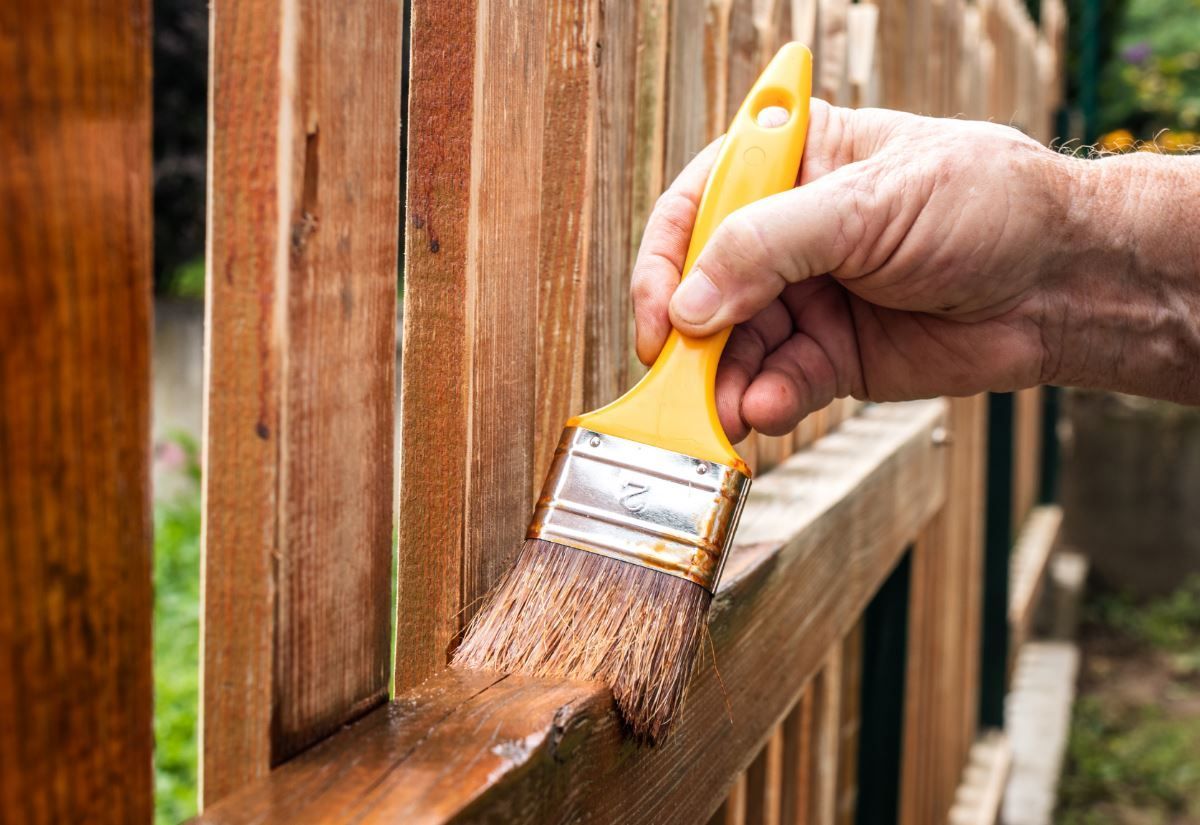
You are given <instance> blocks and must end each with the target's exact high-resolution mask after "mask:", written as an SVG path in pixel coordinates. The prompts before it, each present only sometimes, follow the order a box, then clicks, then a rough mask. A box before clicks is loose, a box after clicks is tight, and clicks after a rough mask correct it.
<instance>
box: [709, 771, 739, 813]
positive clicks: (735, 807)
mask: <svg viewBox="0 0 1200 825" xmlns="http://www.w3.org/2000/svg"><path fill="white" fill-rule="evenodd" d="M746 785H747V776H746V772H745V771H742V772H741V773H739V774H738V775H737V778H736V779H735V780H734V781H733V787H731V788H730V789H729V796H727V797H725V801H724V802H722V803H721V806H720V807H719V808H717V810H716V812H714V813H713V815H712V816H711V817H709V819H708V822H709V825H746V793H747V790H746Z"/></svg>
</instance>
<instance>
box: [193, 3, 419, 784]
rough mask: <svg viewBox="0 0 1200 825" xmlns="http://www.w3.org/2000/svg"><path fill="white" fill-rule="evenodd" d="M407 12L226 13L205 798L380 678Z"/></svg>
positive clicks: (213, 234) (214, 319)
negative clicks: (404, 14)
mask: <svg viewBox="0 0 1200 825" xmlns="http://www.w3.org/2000/svg"><path fill="white" fill-rule="evenodd" d="M400 11H401V9H400V7H399V5H398V4H396V3H392V2H388V0H372V2H368V3H365V4H360V5H358V6H355V7H354V9H353V10H352V11H347V10H344V9H339V8H335V7H333V6H330V5H328V4H322V3H317V2H314V0H304V2H290V3H285V4H283V5H282V6H267V5H262V4H253V3H243V4H233V3H228V4H224V3H219V4H217V6H216V7H215V8H214V12H213V52H212V106H211V123H210V134H211V146H212V154H211V160H210V164H211V165H210V180H211V188H210V192H209V233H210V235H209V250H210V251H209V267H208V271H209V272H210V273H211V276H210V277H209V278H208V289H209V292H208V319H207V320H208V324H207V340H206V344H207V346H206V354H207V357H208V363H207V370H206V428H207V429H206V450H205V455H206V465H205V473H204V479H205V511H204V535H205V537H204V548H205V550H204V552H205V557H204V652H203V669H204V678H203V693H204V698H203V703H204V713H203V755H202V762H203V766H202V771H203V797H204V800H205V802H211V801H213V800H215V799H218V798H220V797H222V796H224V795H225V794H227V793H228V792H229V791H231V790H233V789H234V788H236V787H238V786H240V785H241V784H243V783H244V782H246V781H247V780H249V779H251V778H254V777H258V776H261V775H263V774H264V773H265V772H266V771H267V769H268V768H269V766H270V765H271V764H274V763H277V762H279V761H282V760H284V759H286V758H288V757H289V756H291V755H292V754H294V753H296V752H297V751H299V750H301V749H303V748H305V747H307V746H308V745H310V744H312V743H313V742H314V741H316V740H318V739H320V738H321V737H323V736H325V735H326V734H328V733H330V732H331V731H333V730H336V729H337V728H338V727H339V726H341V725H342V724H343V723H344V722H346V721H347V720H349V719H352V718H354V717H355V716H357V715H360V714H362V713H363V712H365V711H366V710H369V709H370V708H372V707H374V706H376V705H378V704H380V703H382V702H383V701H384V700H385V699H386V695H387V681H388V659H389V650H388V647H389V617H388V604H389V601H390V591H391V586H390V582H389V577H390V569H391V520H392V517H391V508H392V490H393V488H392V484H393V481H392V431H393V426H394V411H393V403H394V395H395V393H394V381H395V375H394V372H395V334H396V333H395V318H396V277H397V272H396V266H397V257H398V242H397V233H396V231H395V227H396V225H397V220H398V193H399V166H398V159H399V124H400V94H399V91H400V84H399V46H400V32H401V23H402V21H401V18H400Z"/></svg>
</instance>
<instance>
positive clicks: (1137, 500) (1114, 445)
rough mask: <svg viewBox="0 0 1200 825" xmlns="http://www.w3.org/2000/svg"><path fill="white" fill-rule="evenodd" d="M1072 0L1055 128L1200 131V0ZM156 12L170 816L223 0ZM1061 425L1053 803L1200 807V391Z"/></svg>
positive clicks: (1099, 408) (178, 768)
mask: <svg viewBox="0 0 1200 825" xmlns="http://www.w3.org/2000/svg"><path fill="white" fill-rule="evenodd" d="M1068 6H1069V18H1070V22H1069V39H1070V46H1071V47H1070V55H1069V65H1068V69H1069V84H1068V89H1067V98H1066V100H1067V105H1066V106H1064V108H1063V109H1062V111H1061V112H1060V115H1059V118H1058V128H1057V133H1058V135H1059V138H1058V140H1057V141H1056V145H1057V146H1059V147H1060V148H1062V149H1063V150H1064V151H1072V152H1076V153H1084V154H1089V153H1092V152H1131V151H1158V152H1184V151H1189V150H1190V149H1191V148H1193V147H1194V146H1195V144H1196V143H1197V142H1198V136H1200V0H1071V2H1069V4H1068ZM1030 10H1031V13H1033V14H1034V15H1035V19H1036V15H1037V3H1036V0H1033V1H1031V2H1030ZM154 15H155V21H154V25H155V42H154V109H155V110H154V151H155V169H154V179H155V191H154V208H155V230H154V241H155V253H154V254H155V279H154V284H155V353H154V382H155V384H154V439H155V462H154V488H155V562H154V563H155V593H156V596H155V598H156V604H155V651H154V655H155V665H154V667H155V734H156V756H155V759H156V777H157V806H158V810H157V817H158V821H159V822H160V823H173V822H178V821H180V820H181V819H183V818H186V817H187V816H190V815H192V814H194V813H195V811H196V764H197V757H196V721H197V719H196V717H197V707H198V686H197V677H198V662H199V570H200V543H199V530H200V493H199V490H200V488H199V480H200V462H199V453H198V445H199V443H200V427H201V393H202V347H203V319H204V307H203V300H204V275H205V273H204V230H205V227H204V215H205V192H204V187H205V116H206V92H207V67H208V54H207V38H208V9H207V5H206V4H205V3H203V2H198V1H197V0H156V2H155V4H154ZM402 287H403V285H402V284H399V285H398V288H400V289H401V290H402ZM1059 435H1060V438H1061V441H1062V454H1061V465H1060V467H1059V474H1058V486H1059V493H1060V497H1061V500H1062V502H1063V506H1064V511H1065V526H1064V532H1065V541H1066V544H1067V545H1068V546H1069V547H1071V548H1072V549H1074V550H1076V551H1078V552H1080V553H1082V554H1084V555H1085V556H1086V557H1087V559H1088V561H1089V565H1090V571H1091V574H1090V578H1089V582H1088V587H1087V590H1086V593H1087V595H1086V598H1085V602H1084V605H1083V615H1082V619H1083V621H1082V626H1081V631H1080V635H1081V644H1082V650H1083V659H1082V664H1081V668H1080V680H1079V687H1078V690H1079V693H1078V698H1077V700H1076V703H1075V711H1074V719H1073V722H1072V733H1071V739H1070V745H1069V750H1068V757H1067V764H1066V767H1065V770H1064V775H1063V778H1062V782H1061V785H1060V788H1059V795H1060V800H1059V807H1058V811H1057V813H1056V821H1058V822H1061V823H1067V824H1070V825H1083V823H1089V824H1090V823H1130V825H1141V823H1163V824H1164V825H1168V824H1170V825H1182V824H1183V823H1200V410H1193V409H1187V408H1182V407H1178V406H1175V405H1171V404H1165V403H1159V402H1148V401H1144V400H1141V399H1135V398H1129V397H1123V396H1118V395H1113V394H1106V393H1084V392H1076V391H1064V392H1063V393H1062V394H1061V396H1060V420H1059Z"/></svg>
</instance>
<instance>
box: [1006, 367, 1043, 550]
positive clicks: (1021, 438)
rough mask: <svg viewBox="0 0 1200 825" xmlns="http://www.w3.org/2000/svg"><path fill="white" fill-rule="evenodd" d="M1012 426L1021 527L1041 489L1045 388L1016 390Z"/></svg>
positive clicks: (1015, 496) (1015, 513)
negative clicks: (1013, 429) (1014, 429)
mask: <svg viewBox="0 0 1200 825" xmlns="http://www.w3.org/2000/svg"><path fill="white" fill-rule="evenodd" d="M1014 418H1015V420H1014V422H1013V426H1014V427H1015V428H1016V432H1015V434H1014V436H1013V438H1014V441H1013V502H1012V505H1013V513H1012V519H1013V529H1014V530H1019V529H1020V528H1021V524H1022V523H1023V522H1024V521H1025V517H1026V516H1028V515H1029V511H1030V510H1031V509H1033V505H1034V504H1035V503H1036V502H1037V499H1038V493H1039V492H1040V489H1041V464H1042V390H1041V387H1031V388H1029V389H1026V390H1020V391H1019V392H1017V393H1015V410H1014Z"/></svg>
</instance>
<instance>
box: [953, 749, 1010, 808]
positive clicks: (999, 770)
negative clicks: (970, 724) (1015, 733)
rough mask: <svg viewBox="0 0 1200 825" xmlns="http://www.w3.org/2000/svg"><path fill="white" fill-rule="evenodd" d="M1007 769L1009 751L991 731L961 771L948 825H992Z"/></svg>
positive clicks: (1002, 792)
mask: <svg viewBox="0 0 1200 825" xmlns="http://www.w3.org/2000/svg"><path fill="white" fill-rule="evenodd" d="M1011 768H1012V748H1011V746H1010V745H1009V743H1008V739H1007V738H1006V737H1005V735H1004V733H1003V732H1002V731H991V732H989V733H987V734H985V735H984V736H982V737H980V739H979V741H978V742H977V743H975V746H974V747H972V748H971V754H970V758H969V760H968V762H967V764H966V765H965V766H964V768H963V780H962V784H961V785H960V786H959V789H958V792H957V794H956V795H955V801H954V806H953V807H952V808H951V810H950V815H949V818H948V820H947V821H948V822H949V825H996V823H997V822H999V821H1000V805H1001V803H1002V802H1003V801H1004V786H1005V785H1006V784H1007V782H1008V774H1009V771H1010V770H1011Z"/></svg>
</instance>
